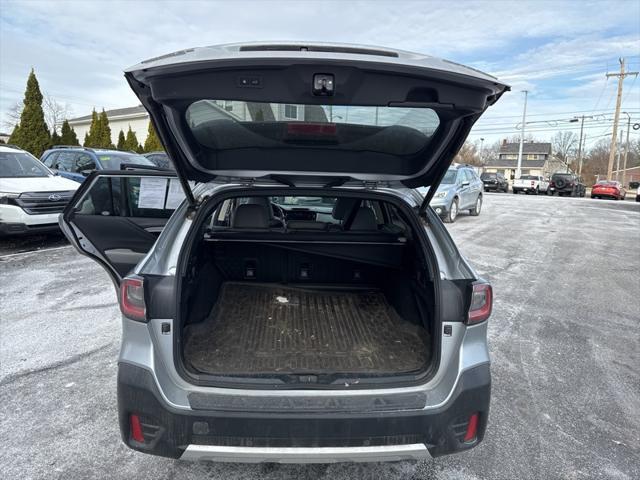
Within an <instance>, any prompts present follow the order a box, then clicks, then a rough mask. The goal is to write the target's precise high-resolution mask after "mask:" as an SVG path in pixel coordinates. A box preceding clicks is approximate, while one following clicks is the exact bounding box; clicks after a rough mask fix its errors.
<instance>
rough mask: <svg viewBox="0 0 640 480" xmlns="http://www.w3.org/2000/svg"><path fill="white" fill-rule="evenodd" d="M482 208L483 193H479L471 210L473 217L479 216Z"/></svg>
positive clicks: (470, 213)
mask: <svg viewBox="0 0 640 480" xmlns="http://www.w3.org/2000/svg"><path fill="white" fill-rule="evenodd" d="M480 210H482V195H478V199H477V200H476V206H475V207H473V208H472V209H471V210H469V215H471V216H472V217H477V216H478V215H480Z"/></svg>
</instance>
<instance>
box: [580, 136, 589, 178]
mask: <svg viewBox="0 0 640 480" xmlns="http://www.w3.org/2000/svg"><path fill="white" fill-rule="evenodd" d="M582 148H583V149H584V150H586V149H587V134H586V133H585V134H584V147H582ZM578 176H579V177H582V156H581V155H580V161H579V163H578Z"/></svg>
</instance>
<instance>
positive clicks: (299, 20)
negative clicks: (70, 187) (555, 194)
mask: <svg viewBox="0 0 640 480" xmlns="http://www.w3.org/2000/svg"><path fill="white" fill-rule="evenodd" d="M263 40H264V41H269V40H271V41H273V40H304V41H330V42H348V43H360V44H370V45H380V46H385V47H391V48H399V49H405V50H413V51H417V52H422V53H428V54H430V55H434V56H438V57H443V58H446V59H449V60H453V61H456V62H460V63H464V64H468V65H471V66H474V67H476V68H479V69H481V70H484V71H486V72H488V73H491V74H493V75H496V76H498V77H499V78H500V79H501V80H504V81H506V82H507V83H510V84H511V85H512V87H513V91H512V92H511V93H509V94H507V95H505V96H504V97H503V99H502V100H501V101H500V102H499V103H498V104H497V105H496V106H495V107H493V108H492V109H490V111H489V112H488V113H487V114H486V115H485V117H484V118H483V119H482V120H481V121H480V122H478V124H477V125H476V127H475V128H474V131H473V132H472V140H478V139H479V138H481V137H482V138H486V141H487V142H490V141H495V140H498V139H499V138H502V137H505V136H510V135H514V134H516V133H517V130H516V129H515V126H516V124H517V123H518V122H519V117H520V116H521V114H522V95H523V94H522V93H521V91H522V90H524V89H527V90H529V91H530V94H529V104H528V114H529V115H528V120H529V121H532V122H536V123H532V124H530V125H528V126H527V128H528V129H529V130H531V131H533V132H534V135H535V136H536V137H537V138H540V139H544V138H548V137H549V136H550V135H551V134H553V132H555V131H557V130H558V129H571V128H577V127H578V125H577V124H575V123H573V124H570V123H567V120H569V119H570V118H572V117H573V116H576V115H591V116H595V117H596V118H594V119H593V120H587V121H586V122H585V127H586V132H587V143H588V144H592V143H593V142H595V141H597V140H600V139H602V138H605V137H606V136H607V135H610V133H611V123H612V122H611V118H612V114H613V109H614V105H615V87H616V79H615V78H609V79H608V80H607V77H606V76H605V74H606V73H607V72H610V73H611V72H615V71H618V70H619V65H618V58H619V57H625V58H626V59H627V63H628V66H629V69H630V70H632V71H638V70H640V2H638V1H637V0H629V1H626V0H622V1H604V2H598V1H591V2H590V1H586V0H582V1H565V2H560V1H553V2H545V1H542V0H537V1H531V2H526V1H493V2H480V1H477V2H476V1H457V2H453V1H449V2H436V1H411V2H399V1H396V2H388V3H387V2H383V1H367V2H346V1H343V2H339V1H330V0H321V1H318V0H316V1H297V2H294V1H281V2H269V1H254V2H242V1H234V2H231V1H229V2H213V1H210V2H199V1H182V2H169V1H167V2H163V1H150V0H144V1H142V0H139V1H136V0H129V1H127V2H99V1H97V0H94V1H80V0H78V1H67V2H52V1H47V2H39V1H21V2H12V1H8V0H0V130H5V129H6V128H5V125H4V123H5V121H6V119H7V111H8V110H9V109H10V108H11V106H12V105H15V103H16V102H18V101H20V100H21V99H22V96H23V92H24V88H25V82H26V77H27V75H28V73H29V70H30V69H31V68H32V67H33V68H35V70H36V74H37V76H38V79H39V81H40V86H41V89H42V90H43V91H44V92H46V93H48V94H49V95H51V96H52V97H54V98H55V99H56V100H57V101H58V102H60V103H63V104H68V106H69V107H70V109H71V111H72V113H73V116H81V115H85V114H87V113H90V111H91V109H92V108H93V107H95V108H97V109H101V108H103V107H104V108H105V109H111V108H118V107H127V106H133V105H136V104H137V102H136V100H137V99H136V98H135V97H134V95H133V94H132V93H131V92H130V90H129V88H128V86H127V85H126V83H125V81H124V78H123V76H122V71H123V69H124V68H125V67H128V66H130V65H133V64H135V63H138V62H139V61H140V60H143V59H146V58H149V57H153V56H157V55H162V54H165V53H168V52H172V51H175V50H180V49H184V48H187V47H192V46H201V45H212V44H218V43H230V42H243V41H263ZM624 87H625V92H624V98H623V110H626V111H628V112H629V113H630V114H631V115H632V117H633V118H634V119H635V120H636V121H639V122H640V80H638V81H635V80H634V78H632V77H629V78H627V80H625V85H624ZM624 118H626V117H624ZM638 132H640V131H638ZM638 132H636V133H634V135H640V133H638Z"/></svg>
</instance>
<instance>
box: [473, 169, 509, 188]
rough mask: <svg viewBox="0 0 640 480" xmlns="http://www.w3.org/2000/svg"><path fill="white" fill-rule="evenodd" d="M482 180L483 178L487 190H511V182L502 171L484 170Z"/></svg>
mask: <svg viewBox="0 0 640 480" xmlns="http://www.w3.org/2000/svg"><path fill="white" fill-rule="evenodd" d="M480 180H482V183H483V184H484V191H485V192H491V191H495V192H500V191H503V192H505V193H507V192H508V191H509V182H508V181H507V179H506V178H504V175H503V174H501V173H489V172H484V173H483V174H482V175H480Z"/></svg>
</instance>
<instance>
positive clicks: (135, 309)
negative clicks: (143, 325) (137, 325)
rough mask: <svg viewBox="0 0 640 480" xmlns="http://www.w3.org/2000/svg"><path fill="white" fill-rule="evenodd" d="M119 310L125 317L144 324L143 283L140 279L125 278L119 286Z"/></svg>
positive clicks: (145, 318)
mask: <svg viewBox="0 0 640 480" xmlns="http://www.w3.org/2000/svg"><path fill="white" fill-rule="evenodd" d="M120 310H121V311H122V314H123V315H124V316H125V317H128V318H130V319H132V320H138V321H140V322H145V321H146V320H147V315H146V307H145V303H144V281H143V279H142V278H140V277H127V278H125V279H123V280H122V283H121V284H120Z"/></svg>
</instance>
